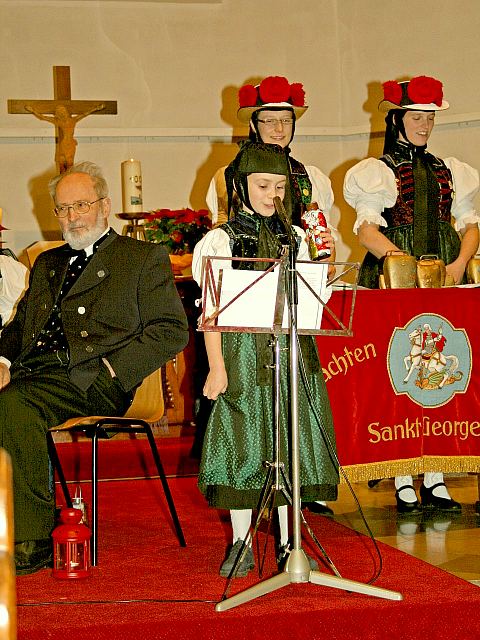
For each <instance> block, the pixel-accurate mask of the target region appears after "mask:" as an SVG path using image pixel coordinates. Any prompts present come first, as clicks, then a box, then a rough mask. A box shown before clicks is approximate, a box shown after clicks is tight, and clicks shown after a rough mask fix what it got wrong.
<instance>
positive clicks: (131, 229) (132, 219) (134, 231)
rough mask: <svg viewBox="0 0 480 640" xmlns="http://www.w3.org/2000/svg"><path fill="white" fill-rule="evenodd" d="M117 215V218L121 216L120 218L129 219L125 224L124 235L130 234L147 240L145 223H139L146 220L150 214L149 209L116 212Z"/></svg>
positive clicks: (137, 238) (131, 236) (132, 236)
mask: <svg viewBox="0 0 480 640" xmlns="http://www.w3.org/2000/svg"><path fill="white" fill-rule="evenodd" d="M115 215H116V217H117V218H120V220H126V221H127V223H126V224H124V225H123V229H122V236H130V238H135V239H136V240H144V241H145V242H146V237H145V227H144V226H143V224H139V221H140V220H144V219H145V217H146V216H148V215H149V214H148V212H147V211H138V212H135V213H130V212H123V213H116V214H115Z"/></svg>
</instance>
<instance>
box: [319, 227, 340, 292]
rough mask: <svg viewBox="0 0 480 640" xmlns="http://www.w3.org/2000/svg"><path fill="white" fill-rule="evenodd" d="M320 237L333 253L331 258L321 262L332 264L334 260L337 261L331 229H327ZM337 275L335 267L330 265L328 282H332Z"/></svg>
mask: <svg viewBox="0 0 480 640" xmlns="http://www.w3.org/2000/svg"><path fill="white" fill-rule="evenodd" d="M320 237H321V238H322V241H323V242H324V243H325V244H326V245H327V247H328V248H329V249H330V251H331V255H330V257H329V258H325V260H321V262H332V261H333V260H335V240H334V239H333V236H332V234H331V232H330V229H327V230H326V231H322V233H321V234H320ZM335 273H336V268H335V265H334V264H330V265H329V266H328V272H327V278H328V280H332V279H333V278H334V277H335Z"/></svg>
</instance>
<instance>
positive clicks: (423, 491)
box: [420, 482, 462, 511]
mask: <svg viewBox="0 0 480 640" xmlns="http://www.w3.org/2000/svg"><path fill="white" fill-rule="evenodd" d="M442 486H443V487H444V486H445V483H444V482H437V484H434V485H433V486H431V487H426V486H425V485H424V484H422V485H421V486H420V497H421V499H422V505H423V506H424V507H427V508H429V509H439V510H440V511H461V510H462V505H461V504H460V503H459V502H456V501H455V500H452V498H439V497H438V496H434V495H433V490H434V489H435V487H442Z"/></svg>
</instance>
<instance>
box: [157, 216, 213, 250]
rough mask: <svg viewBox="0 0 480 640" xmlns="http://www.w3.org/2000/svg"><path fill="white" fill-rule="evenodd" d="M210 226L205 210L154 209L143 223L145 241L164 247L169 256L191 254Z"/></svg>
mask: <svg viewBox="0 0 480 640" xmlns="http://www.w3.org/2000/svg"><path fill="white" fill-rule="evenodd" d="M211 226H212V222H211V220H210V218H209V214H208V211H207V209H199V210H198V211H194V210H193V209H155V210H154V211H152V212H151V213H149V214H148V215H147V216H145V223H144V228H145V237H146V238H147V240H148V241H149V242H157V243H159V244H163V245H165V247H166V248H167V250H168V253H171V254H184V253H192V251H193V247H194V246H195V245H196V244H197V242H198V241H199V240H201V239H202V238H203V236H204V235H205V234H206V233H207V231H209V230H210V229H211Z"/></svg>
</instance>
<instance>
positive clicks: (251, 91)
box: [238, 84, 257, 107]
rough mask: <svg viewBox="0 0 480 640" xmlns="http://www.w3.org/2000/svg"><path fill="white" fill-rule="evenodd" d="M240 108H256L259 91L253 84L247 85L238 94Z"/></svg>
mask: <svg viewBox="0 0 480 640" xmlns="http://www.w3.org/2000/svg"><path fill="white" fill-rule="evenodd" d="M238 104H239V105H240V107H254V106H255V105H256V104H257V90H256V89H255V87H254V86H253V84H246V85H244V86H243V87H241V88H240V90H239V92H238Z"/></svg>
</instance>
